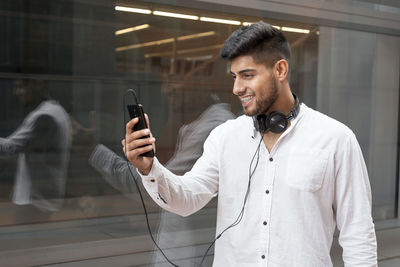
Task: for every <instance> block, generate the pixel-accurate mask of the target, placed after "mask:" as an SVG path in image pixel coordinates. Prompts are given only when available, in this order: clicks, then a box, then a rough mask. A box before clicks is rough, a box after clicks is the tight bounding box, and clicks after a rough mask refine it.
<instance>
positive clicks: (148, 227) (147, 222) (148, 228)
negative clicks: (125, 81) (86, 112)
mask: <svg viewBox="0 0 400 267" xmlns="http://www.w3.org/2000/svg"><path fill="white" fill-rule="evenodd" d="M128 92H131V93H132V94H133V95H134V97H135V101H136V104H138V103H139V102H138V99H137V96H136V93H135V91H134V90H132V89H128ZM128 92H127V93H128ZM127 93H125V95H124V97H123V109H124V123H125V120H126V111H125V107H126V105H125V97H126V95H127ZM124 129H125V128H124ZM124 132H125V151H126V129H125V130H124ZM124 154H125V160H126V165H127V166H128V170H129V173H130V174H131V176H132V179H133V181H134V182H135V185H136V188H137V190H138V192H139V196H140V200H141V202H142V206H143V210H144V214H145V217H146V224H147V230H148V232H149V235H150V238H151V240H152V241H153V243H154V244H155V245H156V247H157V249H158V250H159V251H160V252H161V254H162V255H163V256H164V258H165V259H166V260H167V261H168V262H169V263H170V264H171V265H172V266H175V267H179V266H178V265H176V264H175V263H173V262H172V261H171V260H170V259H168V257H167V255H165V253H164V251H163V250H162V249H161V248H160V246H159V245H158V244H157V242H156V240H155V239H154V237H153V233H152V232H151V228H150V223H149V217H148V213H147V209H146V205H145V204H144V199H143V195H142V192H141V190H140V187H139V184H138V182H137V181H136V179H135V176H134V175H133V173H132V171H131V166H130V163H129V161H128V157H127V156H126V152H124Z"/></svg>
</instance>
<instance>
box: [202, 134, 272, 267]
mask: <svg viewBox="0 0 400 267" xmlns="http://www.w3.org/2000/svg"><path fill="white" fill-rule="evenodd" d="M263 138H264V133H262V134H261V139H260V142H259V143H258V146H257V149H256V151H255V152H254V155H253V157H252V159H251V162H250V166H249V182H248V184H247V190H246V194H245V197H244V201H243V206H242V209H241V211H240V213H239V215H238V217H237V218H236V220H235V221H234V222H233V223H232V224H231V225H229V226H228V227H226V228H225V229H224V230H223V231H222V232H221V233H220V234H219V235H217V237H216V238H215V239H214V241H213V242H212V243H211V245H210V246H209V247H208V248H207V250H206V253H205V254H204V256H203V258H202V259H201V262H200V266H202V264H203V261H204V259H205V258H206V256H207V254H208V251H209V250H210V249H211V248H212V246H213V245H214V244H215V242H216V241H217V240H218V239H219V238H220V237H221V236H222V234H223V233H225V232H226V231H228V230H229V229H230V228H232V227H235V226H236V225H238V224H239V223H240V222H241V221H242V218H243V215H244V209H245V206H246V202H247V198H248V196H249V193H250V184H251V178H252V176H253V174H254V173H255V171H256V169H257V166H258V162H259V159H260V147H261V142H262V140H263ZM256 155H257V161H256V165H255V166H254V169H253V171H252V170H251V166H252V165H253V162H254V158H255V156H256Z"/></svg>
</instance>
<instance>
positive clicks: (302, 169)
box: [285, 149, 329, 192]
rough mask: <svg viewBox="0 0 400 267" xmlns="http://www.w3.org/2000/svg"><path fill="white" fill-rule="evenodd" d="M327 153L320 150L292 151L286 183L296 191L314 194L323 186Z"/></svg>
mask: <svg viewBox="0 0 400 267" xmlns="http://www.w3.org/2000/svg"><path fill="white" fill-rule="evenodd" d="M328 159H329V152H328V151H326V150H321V149H309V150H307V151H301V152H298V151H293V152H292V153H290V154H289V160H288V170H287V174H286V177H285V181H286V183H287V184H288V185H289V186H291V187H294V188H296V189H300V190H305V191H309V192H315V191H317V190H319V189H320V188H321V186H322V184H323V181H324V177H325V173H326V169H327V165H328Z"/></svg>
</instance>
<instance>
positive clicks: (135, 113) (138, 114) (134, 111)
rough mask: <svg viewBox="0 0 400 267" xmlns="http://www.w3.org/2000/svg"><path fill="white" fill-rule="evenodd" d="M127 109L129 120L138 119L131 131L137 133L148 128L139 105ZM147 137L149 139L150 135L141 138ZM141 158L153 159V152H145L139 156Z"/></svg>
mask: <svg viewBox="0 0 400 267" xmlns="http://www.w3.org/2000/svg"><path fill="white" fill-rule="evenodd" d="M127 107H128V112H129V116H130V117H131V119H133V118H139V122H138V123H136V124H135V126H133V130H134V131H138V130H142V129H146V128H148V126H147V123H146V119H145V117H144V112H143V106H142V105H140V104H137V105H127ZM149 137H150V135H147V136H143V137H141V138H149ZM141 156H143V157H149V158H153V157H154V150H150V151H147V152H145V153H143V154H141Z"/></svg>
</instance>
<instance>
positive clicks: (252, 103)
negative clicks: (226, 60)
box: [231, 55, 279, 116]
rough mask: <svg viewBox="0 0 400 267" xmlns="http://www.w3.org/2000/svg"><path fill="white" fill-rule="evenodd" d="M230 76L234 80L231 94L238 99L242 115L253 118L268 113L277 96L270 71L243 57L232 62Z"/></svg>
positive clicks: (248, 57)
mask: <svg viewBox="0 0 400 267" xmlns="http://www.w3.org/2000/svg"><path fill="white" fill-rule="evenodd" d="M231 74H232V76H233V79H234V80H235V82H234V85H233V93H234V94H235V95H237V96H238V97H239V100H240V102H241V104H242V106H243V112H244V114H246V115H247V116H255V115H258V114H264V113H267V112H268V111H270V110H269V109H270V108H271V106H272V105H273V104H274V103H275V101H276V99H277V98H278V96H279V88H278V83H277V81H276V78H275V77H274V75H273V72H272V69H270V68H267V67H266V66H265V65H264V64H258V63H256V62H254V60H253V58H252V57H251V56H248V55H244V56H239V57H237V58H234V59H233V60H232V62H231Z"/></svg>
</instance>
